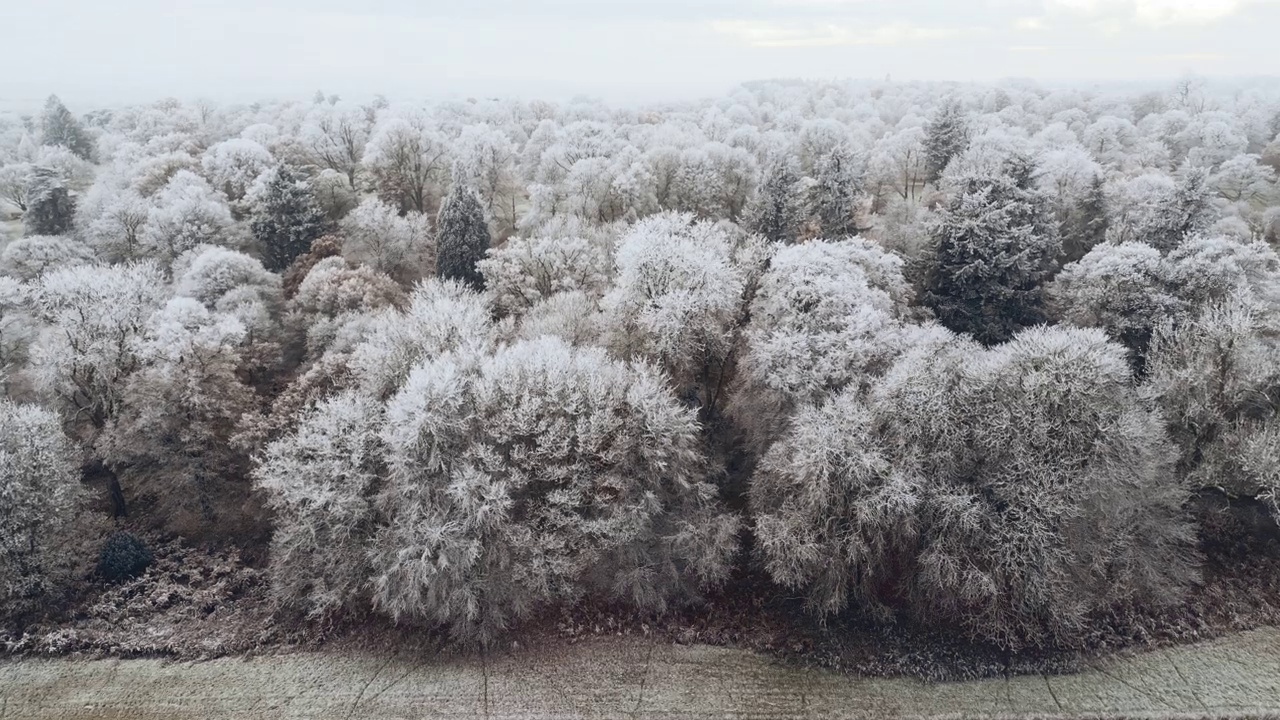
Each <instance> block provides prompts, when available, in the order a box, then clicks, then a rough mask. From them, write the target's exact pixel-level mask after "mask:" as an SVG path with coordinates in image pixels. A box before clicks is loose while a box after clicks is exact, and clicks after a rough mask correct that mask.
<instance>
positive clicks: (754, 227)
mask: <svg viewBox="0 0 1280 720" xmlns="http://www.w3.org/2000/svg"><path fill="white" fill-rule="evenodd" d="M799 182H800V176H799V173H798V172H797V170H796V166H795V161H794V160H792V159H791V158H790V157H786V156H778V157H775V158H773V159H772V160H771V161H770V162H769V164H768V166H767V167H766V168H765V170H764V174H763V176H762V177H761V179H760V184H759V185H758V186H757V187H756V194H755V196H754V197H753V198H752V199H751V203H750V204H749V205H748V206H747V212H746V225H747V229H749V230H751V231H752V232H756V233H759V234H761V235H763V236H764V237H766V238H768V239H769V240H772V241H774V242H785V243H792V242H795V241H796V239H797V238H799V237H800V229H801V226H802V225H803V224H804V216H805V207H804V198H803V197H802V196H801V194H800V190H799V188H798V185H799Z"/></svg>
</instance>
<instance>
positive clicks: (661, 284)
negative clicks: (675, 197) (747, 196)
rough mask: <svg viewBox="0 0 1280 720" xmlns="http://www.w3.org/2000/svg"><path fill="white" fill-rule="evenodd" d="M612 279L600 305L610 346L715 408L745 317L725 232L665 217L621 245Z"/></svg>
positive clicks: (740, 278) (741, 277) (741, 279)
mask: <svg viewBox="0 0 1280 720" xmlns="http://www.w3.org/2000/svg"><path fill="white" fill-rule="evenodd" d="M614 262H615V264H616V266H617V279H616V281H615V284H614V288H613V290H611V291H610V292H609V293H608V294H607V295H606V296H605V298H604V300H603V303H602V305H603V307H604V310H605V315H606V323H607V326H608V327H609V340H608V342H609V345H610V347H612V348H613V349H614V350H615V352H617V353H618V354H619V355H620V356H622V357H626V358H644V359H648V360H650V361H652V362H655V363H657V364H658V365H659V366H660V367H662V368H663V369H664V370H666V371H667V372H668V373H670V374H671V375H672V377H673V378H674V379H675V380H676V384H677V386H678V387H679V388H680V389H681V391H682V392H690V391H693V392H697V393H698V394H699V395H700V396H701V397H699V400H700V401H701V403H702V404H703V405H704V406H707V407H710V406H711V405H712V404H713V403H714V397H712V396H711V395H712V394H714V391H715V389H716V387H717V386H718V384H719V383H717V382H715V379H716V378H719V377H720V376H721V375H722V374H723V373H724V371H725V369H726V368H725V363H726V362H727V361H728V359H729V354H730V349H731V348H732V346H733V343H734V338H735V331H736V329H737V325H738V322H739V318H740V316H741V314H742V309H743V308H742V303H743V291H744V287H745V284H746V279H747V278H746V275H745V273H744V272H743V268H742V267H740V266H739V265H737V264H736V263H735V262H734V240H733V237H732V236H731V235H730V234H729V232H728V231H727V230H726V229H725V228H724V227H722V226H718V225H714V224H712V223H710V222H706V221H696V220H694V218H693V216H692V215H685V214H675V213H663V214H661V215H655V216H653V217H649V218H646V219H644V220H642V221H640V222H639V223H636V224H635V225H634V226H633V227H632V228H631V230H630V231H629V232H628V233H627V234H626V235H624V236H623V237H622V239H621V240H620V241H619V243H618V250H617V253H616V255H615V258H614Z"/></svg>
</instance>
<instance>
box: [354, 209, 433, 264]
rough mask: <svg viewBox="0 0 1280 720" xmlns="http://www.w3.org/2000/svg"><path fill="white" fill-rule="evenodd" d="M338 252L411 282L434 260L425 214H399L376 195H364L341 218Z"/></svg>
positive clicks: (410, 212)
mask: <svg viewBox="0 0 1280 720" xmlns="http://www.w3.org/2000/svg"><path fill="white" fill-rule="evenodd" d="M340 228H341V230H342V253H343V255H344V256H346V257H347V258H348V259H350V260H352V261H353V262H359V263H363V264H365V265H368V266H370V267H372V268H373V269H374V270H377V271H378V272H381V273H386V274H387V275H390V276H392V277H394V278H396V279H398V280H400V281H401V282H406V283H407V282H412V281H414V280H417V279H419V278H421V277H422V276H423V275H424V272H423V269H424V268H429V267H431V266H432V265H433V263H434V256H435V247H434V246H435V243H434V242H433V241H432V237H431V222H430V220H429V219H428V218H427V216H426V215H423V214H422V213H419V212H414V211H412V210H411V211H409V212H407V213H405V214H404V215H403V216H402V215H400V214H399V213H398V212H396V209H395V207H393V206H391V205H388V204H387V203H385V202H383V201H381V200H379V199H377V198H366V199H365V200H364V201H362V202H361V203H360V205H359V206H358V207H357V208H356V209H355V210H353V211H351V213H350V214H348V215H347V216H346V217H345V218H343V220H342V223H341V225H340Z"/></svg>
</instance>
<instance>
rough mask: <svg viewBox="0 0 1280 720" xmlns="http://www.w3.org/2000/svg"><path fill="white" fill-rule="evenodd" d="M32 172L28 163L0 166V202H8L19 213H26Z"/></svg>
mask: <svg viewBox="0 0 1280 720" xmlns="http://www.w3.org/2000/svg"><path fill="white" fill-rule="evenodd" d="M33 170H34V168H33V167H32V166H31V164H30V163H12V164H9V165H3V166H0V200H6V201H8V202H9V203H10V204H12V205H13V206H14V207H15V208H17V209H18V211H19V212H26V211H27V203H28V197H29V193H30V191H31V175H32V171H33Z"/></svg>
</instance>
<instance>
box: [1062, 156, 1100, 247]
mask: <svg viewBox="0 0 1280 720" xmlns="http://www.w3.org/2000/svg"><path fill="white" fill-rule="evenodd" d="M1108 212H1109V208H1108V205H1107V192H1106V181H1105V180H1103V179H1102V176H1101V175H1095V176H1094V177H1093V181H1092V182H1091V183H1090V184H1089V189H1088V191H1086V192H1085V195H1084V197H1082V198H1080V201H1079V202H1078V203H1076V207H1075V210H1074V212H1073V213H1072V214H1071V217H1070V219H1069V220H1068V221H1067V223H1065V225H1066V227H1065V228H1063V230H1064V232H1063V237H1062V253H1063V258H1062V263H1063V264H1064V265H1065V264H1067V263H1073V262H1075V261H1077V260H1079V259H1080V258H1082V257H1084V256H1085V255H1086V254H1088V252H1089V251H1090V250H1092V249H1093V248H1095V247H1097V246H1098V244H1100V243H1101V242H1102V241H1103V240H1105V239H1106V237H1107V228H1108V227H1110V226H1111V220H1110V217H1109V216H1108Z"/></svg>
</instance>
